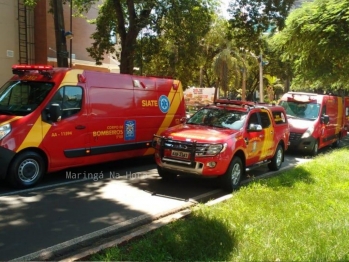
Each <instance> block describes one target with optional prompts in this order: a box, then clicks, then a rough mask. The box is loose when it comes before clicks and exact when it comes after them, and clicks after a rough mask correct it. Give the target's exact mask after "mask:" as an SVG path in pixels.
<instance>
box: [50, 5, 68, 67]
mask: <svg viewBox="0 0 349 262" xmlns="http://www.w3.org/2000/svg"><path fill="white" fill-rule="evenodd" d="M52 9H53V19H54V24H55V35H56V50H57V66H58V67H68V56H69V53H68V52H67V40H66V38H65V29H64V28H65V27H64V16H63V3H62V0H54V1H52Z"/></svg>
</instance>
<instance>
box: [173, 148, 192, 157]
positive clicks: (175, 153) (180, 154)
mask: <svg viewBox="0 0 349 262" xmlns="http://www.w3.org/2000/svg"><path fill="white" fill-rule="evenodd" d="M171 156H174V157H180V158H189V152H183V151H176V150H172V151H171Z"/></svg>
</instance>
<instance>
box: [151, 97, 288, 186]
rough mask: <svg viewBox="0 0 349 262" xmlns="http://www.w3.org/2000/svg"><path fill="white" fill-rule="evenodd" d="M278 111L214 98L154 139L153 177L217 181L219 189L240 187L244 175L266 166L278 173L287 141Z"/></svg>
mask: <svg viewBox="0 0 349 262" xmlns="http://www.w3.org/2000/svg"><path fill="white" fill-rule="evenodd" d="M289 134H290V133H289V126H288V122H287V117H286V112H285V110H284V108H283V107H281V106H270V105H266V104H264V105H255V103H253V102H242V101H234V100H226V99H220V100H217V101H216V102H215V104H213V105H209V106H205V107H204V108H202V109H200V110H199V111H198V112H196V113H195V114H194V115H193V116H192V117H191V118H190V119H188V120H187V121H186V123H183V124H180V125H177V126H174V127H171V128H168V129H167V130H165V131H164V132H162V133H161V135H155V136H154V141H153V143H154V145H153V146H154V147H155V148H156V152H155V160H156V164H157V168H158V172H159V175H160V176H161V177H162V178H163V179H173V178H175V177H177V175H190V174H191V175H196V176H201V177H218V178H220V180H221V185H222V188H224V189H226V190H228V191H231V190H235V189H237V188H238V187H239V186H240V182H241V180H242V178H243V177H244V175H245V174H246V173H245V171H246V170H251V169H253V168H257V167H260V166H261V165H268V167H269V169H270V170H278V169H280V167H281V165H282V162H283V161H284V151H285V150H287V147H288V140H289Z"/></svg>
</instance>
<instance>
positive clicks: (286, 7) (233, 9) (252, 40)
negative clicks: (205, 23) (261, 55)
mask: <svg viewBox="0 0 349 262" xmlns="http://www.w3.org/2000/svg"><path fill="white" fill-rule="evenodd" d="M294 2H295V0H259V1H255V0H235V1H231V2H230V4H229V9H228V13H229V14H230V16H231V17H230V20H229V22H230V25H231V29H232V31H233V35H235V36H238V39H239V45H240V46H244V47H247V48H248V49H249V50H258V49H259V48H260V46H259V45H260V36H261V34H263V33H265V32H269V33H272V32H275V31H276V30H281V29H282V28H283V27H284V25H285V19H286V17H287V15H288V13H289V11H290V8H291V6H292V4H293V3H294Z"/></svg>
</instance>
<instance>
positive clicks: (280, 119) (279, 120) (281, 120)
mask: <svg viewBox="0 0 349 262" xmlns="http://www.w3.org/2000/svg"><path fill="white" fill-rule="evenodd" d="M273 117H274V121H275V124H277V125H280V124H285V123H286V117H285V114H284V112H281V111H274V112H273Z"/></svg>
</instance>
